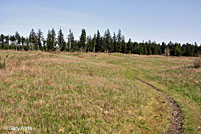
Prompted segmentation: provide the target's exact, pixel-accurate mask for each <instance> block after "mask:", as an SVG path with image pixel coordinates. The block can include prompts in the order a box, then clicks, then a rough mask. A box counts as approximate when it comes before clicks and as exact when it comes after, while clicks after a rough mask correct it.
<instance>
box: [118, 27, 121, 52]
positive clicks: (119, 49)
mask: <svg viewBox="0 0 201 134" xmlns="http://www.w3.org/2000/svg"><path fill="white" fill-rule="evenodd" d="M121 49H122V35H121V30H120V29H119V31H118V34H117V52H120V53H121Z"/></svg>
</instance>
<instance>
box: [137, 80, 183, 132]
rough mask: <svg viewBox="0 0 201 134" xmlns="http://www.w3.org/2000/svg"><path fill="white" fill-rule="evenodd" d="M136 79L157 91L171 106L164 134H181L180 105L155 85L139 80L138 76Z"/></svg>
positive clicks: (181, 117)
mask: <svg viewBox="0 0 201 134" xmlns="http://www.w3.org/2000/svg"><path fill="white" fill-rule="evenodd" d="M135 79H137V80H138V81H140V82H142V83H144V84H146V85H148V86H149V87H151V88H152V89H153V90H154V91H155V92H157V93H159V94H160V96H161V97H162V98H164V100H165V101H166V102H167V103H168V104H169V105H170V107H171V108H172V117H171V124H170V126H169V128H168V130H167V131H166V132H165V134H183V133H184V131H183V129H182V125H183V123H182V120H183V115H182V113H181V109H180V106H179V105H178V104H177V102H176V101H175V100H174V99H173V98H171V97H169V96H167V95H166V94H164V93H162V92H161V91H160V90H159V89H157V88H156V87H154V86H153V85H151V84H150V83H148V82H146V81H143V80H140V79H138V78H135Z"/></svg>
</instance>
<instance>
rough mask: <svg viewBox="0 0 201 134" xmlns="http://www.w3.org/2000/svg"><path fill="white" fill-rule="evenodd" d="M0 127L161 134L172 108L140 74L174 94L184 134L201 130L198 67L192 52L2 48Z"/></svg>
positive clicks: (33, 131)
mask: <svg viewBox="0 0 201 134" xmlns="http://www.w3.org/2000/svg"><path fill="white" fill-rule="evenodd" d="M0 56H1V57H2V58H6V65H5V69H3V70H2V69H0V100H1V101H0V133H6V132H8V131H5V130H4V129H3V127H4V126H31V127H33V130H32V131H27V133H85V134H87V133H92V134H93V133H100V134H102V133H136V134H145V133H150V134H153V133H154V134H155V133H156V134H157V133H158V134H161V133H164V132H165V131H166V130H167V128H168V125H169V124H170V117H171V108H170V107H169V105H168V104H167V103H166V102H165V101H164V100H163V98H161V97H160V95H159V94H158V93H156V92H154V91H153V90H152V89H150V87H149V86H147V85H145V84H143V83H141V82H139V81H137V80H136V79H135V77H137V78H139V79H142V80H145V81H147V82H149V83H151V84H153V85H154V86H155V87H157V88H158V89H160V90H161V91H162V92H164V93H166V94H168V95H169V96H171V97H173V98H174V99H175V100H176V101H177V102H178V103H179V105H180V106H181V109H182V113H183V115H184V125H183V128H184V132H185V133H186V134H197V133H199V132H200V130H201V126H200V124H201V117H200V115H201V109H200V106H201V92H200V89H201V84H200V83H201V68H197V69H196V68H194V67H192V66H193V61H194V59H195V58H194V57H163V56H139V55H133V54H119V53H113V54H110V53H67V52H59V53H57V54H53V53H49V52H40V51H28V52H20V51H5V50H4V51H0Z"/></svg>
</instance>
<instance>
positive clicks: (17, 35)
mask: <svg viewBox="0 0 201 134" xmlns="http://www.w3.org/2000/svg"><path fill="white" fill-rule="evenodd" d="M15 39H16V40H17V43H16V50H18V45H20V43H21V37H20V34H19V33H18V32H16V33H15Z"/></svg>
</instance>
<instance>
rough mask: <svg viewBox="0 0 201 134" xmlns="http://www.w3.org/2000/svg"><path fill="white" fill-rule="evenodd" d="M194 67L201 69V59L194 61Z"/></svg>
mask: <svg viewBox="0 0 201 134" xmlns="http://www.w3.org/2000/svg"><path fill="white" fill-rule="evenodd" d="M194 67H195V68H200V67H201V58H197V59H195V61H194Z"/></svg>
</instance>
